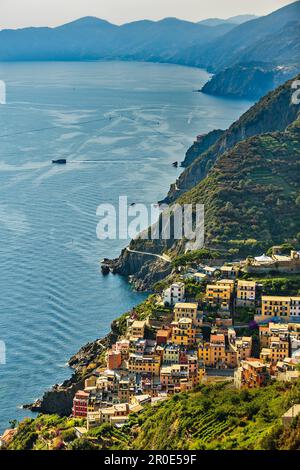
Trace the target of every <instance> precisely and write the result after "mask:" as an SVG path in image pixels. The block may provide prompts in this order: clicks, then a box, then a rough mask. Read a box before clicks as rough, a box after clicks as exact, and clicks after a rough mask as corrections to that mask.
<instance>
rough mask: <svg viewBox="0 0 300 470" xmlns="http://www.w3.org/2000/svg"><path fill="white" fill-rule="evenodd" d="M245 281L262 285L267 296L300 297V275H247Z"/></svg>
mask: <svg viewBox="0 0 300 470" xmlns="http://www.w3.org/2000/svg"><path fill="white" fill-rule="evenodd" d="M243 278H244V279H248V280H252V281H257V282H258V283H259V284H262V293H263V294H265V295H299V294H300V274H278V273H276V274H275V273H274V275H273V276H272V274H262V275H260V276H258V275H255V276H253V275H251V274H246V275H244V276H243Z"/></svg>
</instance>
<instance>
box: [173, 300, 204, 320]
mask: <svg viewBox="0 0 300 470" xmlns="http://www.w3.org/2000/svg"><path fill="white" fill-rule="evenodd" d="M197 309H198V304H197V303H188V302H178V303H177V304H175V307H174V321H175V322H178V321H179V320H180V319H181V318H190V319H191V320H192V322H193V323H194V324H195V323H196V321H197Z"/></svg>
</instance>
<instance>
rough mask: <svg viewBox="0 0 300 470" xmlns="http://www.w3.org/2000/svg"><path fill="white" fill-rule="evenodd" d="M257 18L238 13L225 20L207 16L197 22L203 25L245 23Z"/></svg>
mask: <svg viewBox="0 0 300 470" xmlns="http://www.w3.org/2000/svg"><path fill="white" fill-rule="evenodd" d="M256 18H258V16H256V15H238V16H231V17H230V18H227V19H226V20H224V19H222V18H208V19H207V20H202V21H198V24H204V25H205V26H219V25H221V24H224V23H230V24H235V25H237V24H242V23H246V21H251V20H255V19H256Z"/></svg>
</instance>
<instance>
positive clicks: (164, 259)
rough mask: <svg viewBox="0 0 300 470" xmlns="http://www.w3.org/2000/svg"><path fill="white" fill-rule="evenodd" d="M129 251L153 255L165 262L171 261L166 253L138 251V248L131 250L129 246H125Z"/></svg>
mask: <svg viewBox="0 0 300 470" xmlns="http://www.w3.org/2000/svg"><path fill="white" fill-rule="evenodd" d="M126 250H127V251H129V253H137V254H139V255H146V256H154V257H155V258H159V259H162V260H163V261H165V262H167V263H171V258H170V257H169V256H168V255H165V254H162V255H157V254H155V253H149V252H147V251H138V250H131V249H130V248H128V247H127V248H126Z"/></svg>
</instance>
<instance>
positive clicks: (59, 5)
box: [0, 0, 293, 29]
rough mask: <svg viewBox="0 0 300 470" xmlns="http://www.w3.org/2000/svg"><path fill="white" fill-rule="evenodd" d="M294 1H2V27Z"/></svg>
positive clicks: (273, 6)
mask: <svg viewBox="0 0 300 470" xmlns="http://www.w3.org/2000/svg"><path fill="white" fill-rule="evenodd" d="M289 3H293V0H0V29H3V28H18V27H23V26H55V25H59V24H63V23H65V22H67V21H70V20H73V19H75V18H79V17H81V16H97V17H99V18H103V19H106V20H108V21H111V22H112V23H117V24H121V23H126V22H128V21H134V20H138V19H144V18H148V19H153V20H157V19H160V18H164V17H166V16H176V17H178V18H182V19H186V20H191V21H198V20H201V19H204V18H209V17H219V18H227V17H229V16H233V15H240V14H243V13H254V14H256V15H265V14H267V13H270V12H271V11H274V10H277V9H278V8H280V7H282V6H284V5H287V4H289Z"/></svg>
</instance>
